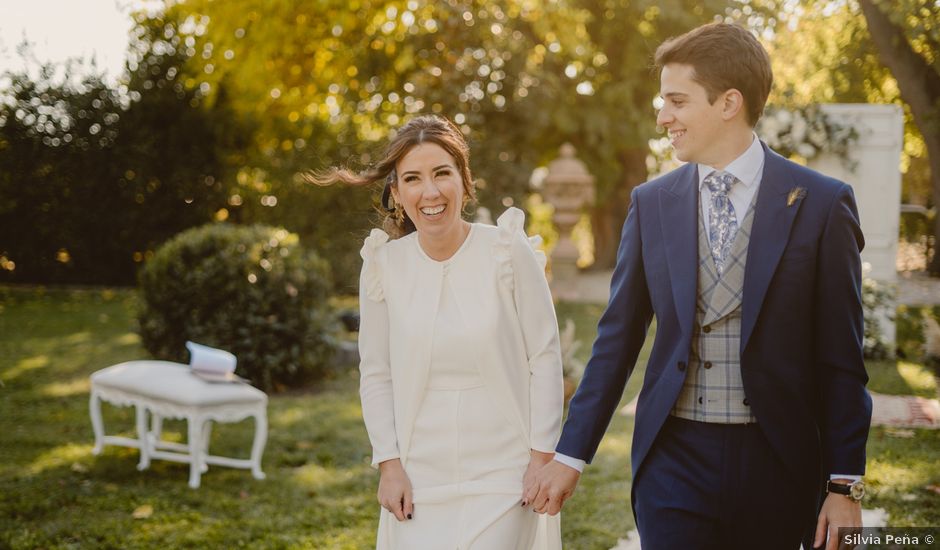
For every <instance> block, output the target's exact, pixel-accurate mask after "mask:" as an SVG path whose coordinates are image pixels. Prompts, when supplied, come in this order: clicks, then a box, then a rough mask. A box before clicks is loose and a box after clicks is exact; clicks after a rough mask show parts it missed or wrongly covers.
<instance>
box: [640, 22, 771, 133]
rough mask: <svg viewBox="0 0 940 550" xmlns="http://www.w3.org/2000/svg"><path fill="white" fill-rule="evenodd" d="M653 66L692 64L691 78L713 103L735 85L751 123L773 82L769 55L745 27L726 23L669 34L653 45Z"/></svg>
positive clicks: (657, 67)
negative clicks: (673, 36)
mask: <svg viewBox="0 0 940 550" xmlns="http://www.w3.org/2000/svg"><path fill="white" fill-rule="evenodd" d="M654 63H655V65H656V69H659V70H662V68H663V67H664V66H666V65H668V64H669V63H680V64H683V65H691V66H692V68H693V69H694V70H695V72H694V76H693V79H694V80H695V81H696V82H698V83H699V84H701V85H702V87H704V88H705V91H706V92H708V101H709V103H714V102H715V100H716V99H717V98H718V95H719V94H721V93H722V92H725V91H727V90H730V89H731V88H734V89H735V90H738V91H739V92H741V95H742V96H744V107H745V109H746V112H747V121H748V123H749V124H750V125H751V126H752V127H753V126H755V125H756V124H757V121H758V119H760V116H761V114H762V113H763V112H764V104H765V103H767V96H768V95H770V88H771V86H772V85H773V82H774V75H773V71H772V70H771V68H770V56H769V55H767V50H765V49H764V47H763V46H761V44H760V42H758V41H757V38H755V37H754V35H753V34H751V33H750V32H749V31H748V30H747V29H745V28H743V27H740V26H738V25H732V24H729V23H709V24H708V25H702V26H701V27H698V28H695V29H692V30H691V31H689V32H687V33H685V34H683V35H682V36H677V37H675V38H670V39H669V40H666V41H665V42H663V43H662V44H661V45H660V46H659V48H657V49H656V55H655V57H654Z"/></svg>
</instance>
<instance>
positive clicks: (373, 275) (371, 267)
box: [359, 229, 388, 302]
mask: <svg viewBox="0 0 940 550" xmlns="http://www.w3.org/2000/svg"><path fill="white" fill-rule="evenodd" d="M387 242H388V233H386V232H385V231H382V230H381V229H373V230H372V232H371V233H369V236H368V237H366V240H365V241H364V242H363V243H362V249H360V250H359V255H360V256H362V278H361V281H360V283H359V284H361V285H364V288H365V293H366V296H368V297H369V299H370V300H373V301H375V302H381V301H382V300H384V299H385V291H384V290H383V289H382V269H381V267H380V266H379V262H378V261H377V258H376V257H377V255H378V251H379V249H380V248H382V247H383V246H384V245H385V243H387Z"/></svg>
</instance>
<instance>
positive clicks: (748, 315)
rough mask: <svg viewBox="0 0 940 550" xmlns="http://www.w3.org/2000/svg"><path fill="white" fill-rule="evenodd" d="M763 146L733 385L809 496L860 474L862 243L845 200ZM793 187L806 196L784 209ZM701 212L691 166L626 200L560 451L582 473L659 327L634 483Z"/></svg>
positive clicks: (685, 324) (661, 390)
mask: <svg viewBox="0 0 940 550" xmlns="http://www.w3.org/2000/svg"><path fill="white" fill-rule="evenodd" d="M763 146H764V152H765V161H764V171H763V176H762V179H761V184H760V188H759V190H758V195H757V202H756V206H755V208H756V211H755V213H754V216H755V217H754V225H753V228H752V232H751V240H750V244H749V245H748V255H747V265H746V270H745V276H744V297H743V301H742V305H741V307H742V326H741V374H742V377H743V380H744V388H745V392H746V394H747V396H748V400H749V402H750V405H751V408H752V410H753V413H754V415H755V416H756V418H757V421H758V424H759V426H760V428H761V429H762V430H763V432H764V433H765V435H766V437H767V439H768V440H769V441H770V444H771V445H772V447H773V448H774V450H775V451H776V452H777V454H778V455H779V456H780V457H781V458H782V459H783V462H784V464H786V466H787V467H788V469H789V470H790V471H791V472H792V474H793V476H794V479H793V481H794V482H795V483H798V484H799V485H800V486H802V487H803V488H805V489H806V490H807V491H809V490H813V491H816V492H817V494H819V491H820V488H821V483H822V480H823V478H824V477H825V478H828V475H829V474H832V473H839V474H862V473H864V470H865V444H866V441H867V437H868V428H869V423H870V420H871V397H870V396H869V395H868V392H867V391H866V390H865V384H866V383H867V381H868V376H867V374H866V372H865V367H864V364H863V361H862V338H863V332H862V331H863V325H862V323H863V321H862V303H861V259H860V255H859V254H860V252H861V250H862V247H863V246H864V241H863V237H862V232H861V229H860V227H859V218H858V212H857V210H856V206H855V198H854V195H853V193H852V188H851V187H849V186H848V185H846V184H844V183H842V182H840V181H837V180H835V179H832V178H829V177H826V176H823V175H822V174H819V173H817V172H814V171H812V170H810V169H808V168H805V167H802V166H800V165H798V164H795V163H793V162H790V161H789V160H786V159H784V158H783V157H781V156H780V155H777V154H776V153H774V152H773V151H771V150H770V149H769V148H768V147H767V146H766V145H763ZM797 188H802V190H803V192H799V191H797V192H795V193H794V197H795V200H793V202H792V204H788V199H789V197H790V196H791V192H793V191H794V189H797ZM698 209H699V206H698V173H697V167H696V165H695V164H694V163H690V164H687V165H685V166H683V167H681V168H679V169H677V170H674V171H673V172H670V173H669V174H666V175H664V176H662V177H660V178H658V179H655V180H652V181H649V182H647V183H645V184H643V185H640V186H638V187H637V188H636V189H634V191H633V193H632V195H631V204H630V210H629V213H628V214H627V220H626V222H625V223H624V227H623V234H622V236H621V241H620V247H619V251H618V254H617V266H616V268H615V269H614V274H613V279H612V281H611V294H610V302H609V303H608V306H607V309H606V311H605V312H604V314H603V316H602V317H601V319H600V322H599V324H598V330H597V340H596V341H595V342H594V348H593V352H592V355H591V359H590V361H589V363H588V365H587V367H586V369H585V371H584V376H583V378H582V380H581V384H580V386H579V387H578V390H577V392H576V393H575V395H574V397H573V398H572V400H571V404H570V408H569V412H568V419H567V421H566V423H565V426H564V429H563V431H562V435H561V440H560V442H559V444H558V446H557V450H558V452H560V453H563V454H566V455H568V456H572V457H576V458H581V459H584V460H587V461H588V462H590V461H591V459H592V458H593V456H594V453H595V451H596V450H597V447H598V445H599V443H600V441H601V438H602V437H603V435H604V432H605V431H606V429H607V426H608V424H609V422H610V419H611V417H612V415H613V413H614V412H615V409H616V408H617V405H618V403H619V401H620V399H621V396H622V394H623V390H624V386H625V384H626V382H627V379H628V378H629V376H630V374H631V373H632V372H633V369H634V366H635V364H636V360H637V356H638V354H639V353H640V349H641V348H642V346H643V343H644V340H645V339H646V333H647V329H648V328H649V325H650V321H651V319H652V318H653V316H654V315H655V317H656V322H657V328H656V336H655V340H654V343H653V349H652V352H651V354H650V357H649V361H648V363H647V366H646V376H645V378H644V380H643V387H642V390H641V391H640V396H639V401H638V404H637V412H636V423H635V428H634V434H633V448H632V465H633V475H634V478H635V477H636V475H637V473H638V472H639V471H640V469H641V468H642V466H643V461H644V459H645V458H646V456H647V453H648V452H649V450H650V447H651V445H652V443H653V441H654V439H655V438H656V434H657V433H658V432H659V430H660V428H661V427H662V425H663V422H664V421H665V419H666V417H667V415H669V412H670V410H671V409H672V407H673V405H674V403H675V401H676V398H677V397H678V395H679V391H680V389H681V388H682V384H683V379H684V376H685V372H686V369H685V368H684V364H685V363H686V362H687V361H688V358H689V353H690V344H691V338H692V330H693V323H694V319H695V304H696V291H697V289H696V285H697V277H698V271H697V269H698V267H697V265H698V264H697V254H698V242H697V238H698V237H697V225H696V224H697V223H699V222H698V220H699V210H698ZM680 365H682V368H680Z"/></svg>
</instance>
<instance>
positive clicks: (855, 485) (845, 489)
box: [826, 480, 865, 502]
mask: <svg viewBox="0 0 940 550" xmlns="http://www.w3.org/2000/svg"><path fill="white" fill-rule="evenodd" d="M826 492H827V493H835V494H837V495H845V496H847V497H849V498H850V499H852V500H854V501H855V502H859V501H860V500H862V497H864V496H865V482H864V481H862V480H858V481H853V482H852V483H834V482H833V481H832V480H829V481H828V482H827V483H826Z"/></svg>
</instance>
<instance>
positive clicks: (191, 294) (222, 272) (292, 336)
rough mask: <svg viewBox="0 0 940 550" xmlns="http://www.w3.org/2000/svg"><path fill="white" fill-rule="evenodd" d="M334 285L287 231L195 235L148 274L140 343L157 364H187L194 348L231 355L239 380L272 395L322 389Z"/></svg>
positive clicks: (167, 251) (176, 243)
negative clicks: (306, 386) (314, 386)
mask: <svg viewBox="0 0 940 550" xmlns="http://www.w3.org/2000/svg"><path fill="white" fill-rule="evenodd" d="M329 276H330V271H329V266H328V264H327V263H326V262H325V261H324V260H322V259H321V258H319V257H318V256H317V255H316V254H315V253H313V252H312V251H309V250H305V249H304V248H303V247H302V246H300V244H299V241H298V238H297V235H296V234H291V233H288V232H287V231H286V230H284V229H280V228H274V227H267V226H262V225H250V226H237V225H233V224H228V223H218V224H209V225H206V226H203V227H198V228H193V229H190V230H188V231H185V232H183V233H181V234H179V235H177V236H176V237H174V238H173V239H171V240H170V241H168V242H167V243H166V244H164V245H163V246H161V247H160V248H159V249H158V250H157V252H156V254H154V256H153V258H152V259H151V260H150V261H148V262H147V264H146V265H145V266H144V269H143V270H141V272H140V293H141V302H142V304H143V305H142V309H141V312H140V315H139V321H140V334H141V340H142V342H143V344H144V347H146V348H147V351H149V352H150V353H151V354H153V356H154V357H156V358H158V359H166V360H170V361H176V362H180V363H185V362H187V361H186V356H187V353H186V351H185V347H184V344H185V342H186V341H187V340H192V341H194V342H198V343H200V344H205V345H209V346H213V347H217V348H221V349H225V350H228V351H230V352H232V353H234V354H235V356H236V357H237V358H238V366H237V370H236V372H237V373H238V374H240V375H241V376H244V377H245V378H248V379H249V380H250V381H251V382H252V383H253V384H254V385H256V386H258V387H259V388H261V389H263V390H265V391H270V390H273V389H283V388H287V387H295V386H297V385H299V384H302V383H305V382H310V381H315V380H317V379H320V378H322V377H323V376H325V375H326V374H327V372H326V368H327V365H328V364H329V359H330V357H331V356H332V354H333V350H334V347H335V341H334V339H333V337H332V334H333V333H335V332H336V329H337V327H336V321H335V318H334V316H333V314H332V309H331V307H330V305H329V302H328V296H329V290H330V280H329Z"/></svg>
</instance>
